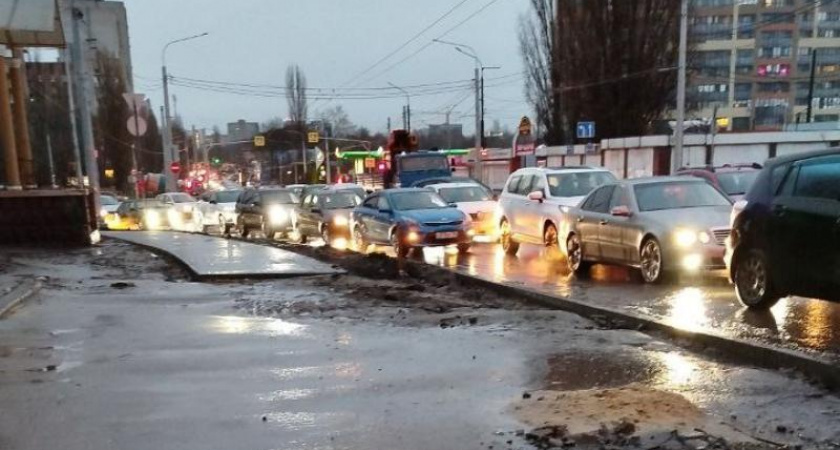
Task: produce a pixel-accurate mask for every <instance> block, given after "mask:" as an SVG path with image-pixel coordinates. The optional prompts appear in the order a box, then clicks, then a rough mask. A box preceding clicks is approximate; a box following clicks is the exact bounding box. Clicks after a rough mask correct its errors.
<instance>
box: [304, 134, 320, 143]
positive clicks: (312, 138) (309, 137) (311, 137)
mask: <svg viewBox="0 0 840 450" xmlns="http://www.w3.org/2000/svg"><path fill="white" fill-rule="evenodd" d="M320 140H321V135H320V134H319V133H318V132H317V131H310V132H309V133H307V134H306V141H307V142H309V143H310V144H317V143H318V142H319V141H320Z"/></svg>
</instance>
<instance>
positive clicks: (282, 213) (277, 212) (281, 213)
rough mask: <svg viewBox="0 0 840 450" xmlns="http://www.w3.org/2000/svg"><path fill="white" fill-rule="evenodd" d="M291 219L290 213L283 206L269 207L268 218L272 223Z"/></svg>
mask: <svg viewBox="0 0 840 450" xmlns="http://www.w3.org/2000/svg"><path fill="white" fill-rule="evenodd" d="M288 219H289V213H288V212H286V210H285V209H283V207H282V206H279V205H274V206H272V207H270V208H269V209H268V220H269V221H271V223H281V222H285V221H286V220H288Z"/></svg>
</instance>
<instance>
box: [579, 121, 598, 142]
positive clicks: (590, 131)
mask: <svg viewBox="0 0 840 450" xmlns="http://www.w3.org/2000/svg"><path fill="white" fill-rule="evenodd" d="M577 138H578V139H594V138H595V122H578V123H577Z"/></svg>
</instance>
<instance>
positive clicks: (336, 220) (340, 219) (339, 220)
mask: <svg viewBox="0 0 840 450" xmlns="http://www.w3.org/2000/svg"><path fill="white" fill-rule="evenodd" d="M349 223H350V221H349V220H347V217H344V216H335V217H333V225H335V226H337V227H346V226H347V225H349Z"/></svg>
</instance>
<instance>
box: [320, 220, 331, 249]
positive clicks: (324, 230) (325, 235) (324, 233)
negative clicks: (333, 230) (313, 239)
mask: <svg viewBox="0 0 840 450" xmlns="http://www.w3.org/2000/svg"><path fill="white" fill-rule="evenodd" d="M321 239H323V240H324V245H326V246H327V247H330V246H332V237H331V236H330V227H328V226H326V225H321Z"/></svg>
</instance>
